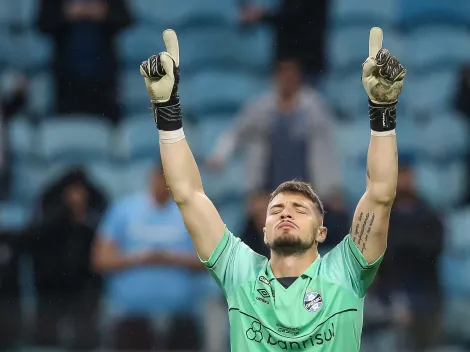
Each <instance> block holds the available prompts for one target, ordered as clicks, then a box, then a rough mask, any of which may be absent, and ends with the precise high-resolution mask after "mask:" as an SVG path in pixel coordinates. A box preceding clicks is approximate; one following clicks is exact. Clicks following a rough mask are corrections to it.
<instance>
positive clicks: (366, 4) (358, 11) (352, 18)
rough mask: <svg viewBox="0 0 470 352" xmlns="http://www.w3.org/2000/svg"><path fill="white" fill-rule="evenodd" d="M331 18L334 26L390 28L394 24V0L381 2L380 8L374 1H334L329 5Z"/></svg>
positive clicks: (395, 7) (395, 10)
mask: <svg viewBox="0 0 470 352" xmlns="http://www.w3.org/2000/svg"><path fill="white" fill-rule="evenodd" d="M330 8H331V15H330V16H331V18H332V19H333V24H334V25H335V26H337V25H340V26H348V25H354V24H363V23H369V22H373V23H380V25H381V26H387V27H388V26H391V25H393V24H395V22H396V20H397V19H396V14H397V2H396V0H382V1H381V2H380V6H377V3H376V2H375V1H374V0H361V1H355V2H353V1H348V0H334V1H332V3H331V5H330Z"/></svg>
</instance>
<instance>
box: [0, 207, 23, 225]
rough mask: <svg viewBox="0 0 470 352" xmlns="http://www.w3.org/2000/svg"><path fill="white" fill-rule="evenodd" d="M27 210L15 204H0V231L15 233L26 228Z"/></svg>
mask: <svg viewBox="0 0 470 352" xmlns="http://www.w3.org/2000/svg"><path fill="white" fill-rule="evenodd" d="M28 223H29V212H28V208H27V207H25V206H22V205H20V204H15V203H0V230H7V231H15V230H21V229H23V228H24V227H26V226H28Z"/></svg>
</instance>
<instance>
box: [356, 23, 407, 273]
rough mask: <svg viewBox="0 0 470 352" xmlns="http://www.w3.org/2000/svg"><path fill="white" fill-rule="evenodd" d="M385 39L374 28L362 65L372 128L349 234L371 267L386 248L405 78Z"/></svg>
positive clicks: (395, 182)
mask: <svg viewBox="0 0 470 352" xmlns="http://www.w3.org/2000/svg"><path fill="white" fill-rule="evenodd" d="M382 39H383V33H382V30H381V29H380V28H372V30H371V32H370V39H369V57H368V59H367V60H366V61H365V63H364V65H363V74H362V82H363V85H364V88H365V90H366V92H367V94H368V96H369V118H370V127H371V138H370V144H369V150H368V154H367V181H366V191H365V193H364V195H363V196H362V198H361V200H360V201H359V204H358V205H357V208H356V211H355V213H354V219H353V222H352V228H351V233H350V235H351V239H352V241H353V242H354V244H355V245H356V247H357V248H358V249H359V251H360V252H361V254H362V256H363V257H364V259H365V260H366V262H367V263H368V264H372V263H374V262H376V261H377V260H378V259H379V258H380V257H381V256H382V255H383V253H384V252H385V249H386V247H387V235H388V227H389V220H390V212H391V208H392V204H393V201H394V199H395V192H396V185H397V174H398V153H397V142H396V135H395V127H396V104H397V102H398V96H399V94H400V93H401V90H402V87H403V79H404V78H405V75H406V70H405V69H404V68H403V66H402V65H401V64H400V63H399V62H398V60H397V58H395V57H393V56H391V55H390V53H389V51H388V50H387V49H383V48H382Z"/></svg>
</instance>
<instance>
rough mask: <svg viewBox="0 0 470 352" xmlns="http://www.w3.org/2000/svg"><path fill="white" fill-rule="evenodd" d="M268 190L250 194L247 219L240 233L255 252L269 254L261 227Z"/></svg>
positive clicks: (263, 224)
mask: <svg viewBox="0 0 470 352" xmlns="http://www.w3.org/2000/svg"><path fill="white" fill-rule="evenodd" d="M268 203H269V192H267V191H261V192H257V193H254V194H252V195H251V196H250V197H249V199H248V207H247V210H248V211H247V219H246V222H245V226H244V228H243V231H242V233H241V238H242V239H243V241H244V242H245V244H246V245H247V246H248V247H250V248H251V249H252V250H254V251H255V252H256V253H258V254H261V255H264V256H265V257H266V258H269V257H270V256H271V254H270V251H269V248H268V246H266V244H265V243H264V233H263V228H264V226H265V221H266V212H267V210H268Z"/></svg>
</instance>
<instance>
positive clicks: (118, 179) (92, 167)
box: [87, 162, 137, 201]
mask: <svg viewBox="0 0 470 352" xmlns="http://www.w3.org/2000/svg"><path fill="white" fill-rule="evenodd" d="M127 167H128V165H127V164H115V163H109V162H100V163H91V164H89V165H88V166H87V172H88V174H89V175H90V179H91V180H92V182H94V183H95V184H96V185H97V186H98V187H100V188H101V189H103V190H104V192H105V193H106V195H107V196H108V197H110V200H111V201H115V200H117V199H119V198H121V197H123V196H125V195H126V194H128V193H129V192H128V187H129V183H130V182H137V181H136V180H130V179H128V178H127V174H126V169H127Z"/></svg>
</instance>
